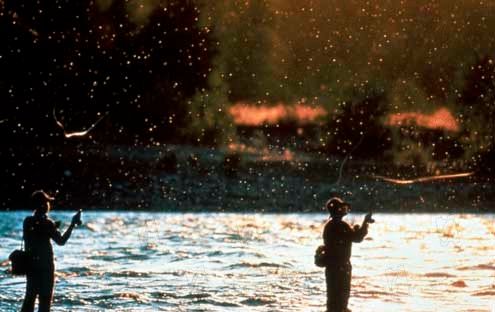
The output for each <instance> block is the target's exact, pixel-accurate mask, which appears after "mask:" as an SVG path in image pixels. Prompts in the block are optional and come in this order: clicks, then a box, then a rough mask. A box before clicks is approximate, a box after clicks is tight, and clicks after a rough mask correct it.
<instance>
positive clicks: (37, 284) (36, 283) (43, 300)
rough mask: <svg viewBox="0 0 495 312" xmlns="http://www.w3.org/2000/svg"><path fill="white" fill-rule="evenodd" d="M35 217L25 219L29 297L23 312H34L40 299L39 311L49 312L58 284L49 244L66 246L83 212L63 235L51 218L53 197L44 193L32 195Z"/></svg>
mask: <svg viewBox="0 0 495 312" xmlns="http://www.w3.org/2000/svg"><path fill="white" fill-rule="evenodd" d="M31 197H32V202H33V205H34V213H33V215H32V216H29V217H27V218H26V219H24V226H23V234H24V242H25V246H26V253H27V255H28V259H29V260H28V263H27V273H26V278H27V283H26V296H25V297H24V303H23V304H22V310H21V312H32V311H34V303H35V301H36V297H38V311H39V312H49V311H50V306H51V303H52V297H53V286H54V282H55V264H54V261H53V249H52V244H51V242H50V240H51V239H52V240H53V241H55V243H57V244H58V245H64V244H65V243H66V242H67V240H68V239H69V237H70V235H71V233H72V230H73V229H74V227H75V226H76V225H79V224H81V211H79V212H78V213H76V214H75V215H74V216H73V217H72V222H71V224H70V226H69V228H67V230H66V231H65V233H64V234H63V235H62V234H60V232H59V231H58V229H57V226H56V225H55V223H54V222H53V221H52V220H51V219H49V218H48V216H47V214H48V212H49V211H50V202H51V201H53V197H50V196H49V195H48V194H46V193H45V192H43V191H36V192H34V193H33V195H32V196H31Z"/></svg>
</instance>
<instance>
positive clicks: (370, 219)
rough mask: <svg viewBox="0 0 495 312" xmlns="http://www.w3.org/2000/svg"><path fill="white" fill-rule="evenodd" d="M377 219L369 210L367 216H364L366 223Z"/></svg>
mask: <svg viewBox="0 0 495 312" xmlns="http://www.w3.org/2000/svg"><path fill="white" fill-rule="evenodd" d="M373 222H375V220H374V219H373V217H372V214H371V212H368V213H367V214H366V216H364V223H373Z"/></svg>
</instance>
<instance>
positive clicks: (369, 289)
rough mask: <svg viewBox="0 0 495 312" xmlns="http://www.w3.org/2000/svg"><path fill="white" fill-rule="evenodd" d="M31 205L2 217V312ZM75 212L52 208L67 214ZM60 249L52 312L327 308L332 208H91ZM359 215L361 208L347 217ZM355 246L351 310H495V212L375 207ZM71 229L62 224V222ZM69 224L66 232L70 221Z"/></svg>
mask: <svg viewBox="0 0 495 312" xmlns="http://www.w3.org/2000/svg"><path fill="white" fill-rule="evenodd" d="M28 214H29V213H28V212H2V213H0V234H1V238H0V239H1V244H0V263H1V266H0V311H17V310H18V309H19V307H20V305H21V303H22V298H23V292H24V286H25V281H24V279H23V278H22V277H12V276H11V275H9V274H8V273H7V270H8V268H9V263H8V261H4V260H6V259H7V257H8V254H9V253H10V252H11V251H12V250H13V249H15V248H18V247H19V245H20V240H21V235H22V234H21V227H22V220H23V218H24V217H25V216H27V215H28ZM70 216H71V214H69V213H64V212H58V213H56V212H52V214H51V217H52V219H54V220H61V221H65V222H68V221H69V220H70ZM83 218H84V222H85V223H84V225H83V226H82V227H81V228H79V229H77V230H75V231H74V233H73V237H72V238H71V239H70V240H69V242H68V243H67V245H66V246H62V247H59V246H56V247H55V254H56V257H57V259H56V261H57V286H56V291H55V298H54V308H53V311H111V310H113V311H324V309H325V307H324V305H325V280H324V272H323V270H322V269H320V268H318V267H316V266H314V264H313V252H314V249H315V248H316V247H317V245H319V244H320V243H321V238H320V237H321V231H322V228H323V224H324V222H325V218H326V215H324V214H236V213H232V214H231V213H200V214H176V213H144V212H143V213H141V212H139V213H133V212H87V213H84V216H83ZM346 219H347V220H348V221H349V222H355V223H358V222H360V221H361V219H362V215H359V214H357V215H352V214H351V215H349V216H348V217H347V218H346ZM375 220H376V223H375V224H373V225H372V226H371V227H370V233H369V235H368V237H367V239H366V240H365V241H364V242H362V243H361V244H354V246H353V258H352V263H353V280H352V291H351V299H350V306H349V307H350V308H351V309H352V310H353V311H359V312H366V311H370V312H371V311H381V312H384V311H393V312H397V311H418V312H420V311H421V312H428V311H436V312H437V311H495V310H494V309H495V223H494V221H495V215H466V214H463V215H458V214H376V215H375ZM65 225H66V224H65ZM65 225H64V224H63V225H62V228H64V227H65Z"/></svg>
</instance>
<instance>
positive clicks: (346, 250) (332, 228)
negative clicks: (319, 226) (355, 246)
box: [323, 219, 368, 264]
mask: <svg viewBox="0 0 495 312" xmlns="http://www.w3.org/2000/svg"><path fill="white" fill-rule="evenodd" d="M366 234H368V224H367V223H364V224H363V225H362V226H359V225H355V226H354V228H352V227H351V226H350V225H349V224H348V223H347V222H344V221H342V219H330V220H329V221H328V222H327V223H326V224H325V228H324V230H323V241H324V243H325V246H326V247H327V248H326V249H327V259H328V263H329V264H348V263H350V259H351V249H352V243H353V242H354V243H359V242H362V241H363V239H364V237H365V236H366Z"/></svg>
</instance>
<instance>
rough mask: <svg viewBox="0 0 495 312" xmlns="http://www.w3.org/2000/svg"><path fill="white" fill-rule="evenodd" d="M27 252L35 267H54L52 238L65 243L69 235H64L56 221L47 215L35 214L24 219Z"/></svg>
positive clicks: (62, 243)
mask: <svg viewBox="0 0 495 312" xmlns="http://www.w3.org/2000/svg"><path fill="white" fill-rule="evenodd" d="M23 233H24V241H25V246H26V247H25V248H26V252H27V254H28V255H29V257H30V259H31V261H32V266H31V267H32V268H33V269H35V270H36V269H53V267H54V265H53V248H52V244H51V242H50V240H51V239H53V240H54V241H55V243H57V244H58V245H64V244H65V243H66V242H67V239H68V238H69V235H62V234H60V232H59V231H58V229H57V226H56V225H55V222H53V221H52V220H51V219H49V218H48V217H47V216H46V215H36V214H35V215H34V216H30V217H27V218H26V219H24V225H23Z"/></svg>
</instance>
